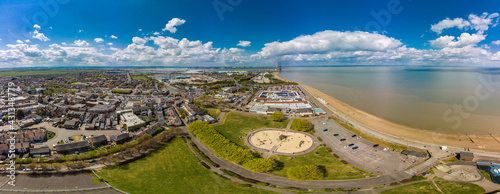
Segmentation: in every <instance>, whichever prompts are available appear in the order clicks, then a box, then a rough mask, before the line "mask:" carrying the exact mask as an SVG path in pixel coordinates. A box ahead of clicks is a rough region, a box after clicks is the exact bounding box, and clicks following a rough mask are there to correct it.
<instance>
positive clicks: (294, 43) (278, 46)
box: [258, 30, 402, 57]
mask: <svg viewBox="0 0 500 194" xmlns="http://www.w3.org/2000/svg"><path fill="white" fill-rule="evenodd" d="M401 45H402V43H401V42H400V41H399V40H396V39H394V38H391V37H387V36H385V35H381V34H376V33H368V32H361V31H355V32H349V31H348V32H339V31H331V30H326V31H322V32H317V33H315V34H313V35H302V36H299V37H297V38H294V39H293V40H290V41H286V42H271V43H267V44H265V45H264V48H262V51H260V52H259V53H258V54H259V55H260V56H263V57H273V56H281V55H290V54H321V53H327V52H331V51H339V50H342V51H357V50H360V51H384V50H389V49H395V48H397V47H399V46H401Z"/></svg>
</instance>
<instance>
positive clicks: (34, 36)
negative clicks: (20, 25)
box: [31, 24, 50, 42]
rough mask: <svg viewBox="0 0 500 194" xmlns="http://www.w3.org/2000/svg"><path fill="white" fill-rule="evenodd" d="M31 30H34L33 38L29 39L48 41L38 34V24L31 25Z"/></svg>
mask: <svg viewBox="0 0 500 194" xmlns="http://www.w3.org/2000/svg"><path fill="white" fill-rule="evenodd" d="M33 28H34V29H35V30H34V31H33V36H31V38H34V39H38V40H40V41H44V42H46V41H49V40H50V39H49V38H47V37H46V36H45V35H44V34H43V33H40V29H41V27H40V26H39V25H38V24H35V25H33Z"/></svg>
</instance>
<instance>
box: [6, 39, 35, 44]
mask: <svg viewBox="0 0 500 194" xmlns="http://www.w3.org/2000/svg"><path fill="white" fill-rule="evenodd" d="M0 40H1V39H0ZM24 42H27V43H30V42H31V41H30V39H26V40H24Z"/></svg>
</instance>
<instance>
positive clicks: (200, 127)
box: [188, 121, 253, 164]
mask: <svg viewBox="0 0 500 194" xmlns="http://www.w3.org/2000/svg"><path fill="white" fill-rule="evenodd" d="M188 129H189V132H191V133H193V134H194V135H196V137H197V138H198V139H199V140H200V141H201V142H202V143H203V144H205V145H207V146H208V147H209V148H210V149H212V150H213V151H214V153H215V154H216V155H219V156H221V157H222V158H224V159H227V160H229V161H231V162H234V163H238V164H243V163H244V162H246V161H249V160H251V159H252V158H253V155H252V153H250V151H248V150H246V149H245V148H243V147H240V146H238V145H236V144H235V143H233V142H231V141H229V140H228V139H227V138H226V137H224V136H223V135H222V134H220V133H219V132H218V131H216V130H215V129H214V128H213V127H212V126H210V125H208V123H207V122H204V121H194V122H192V123H191V124H189V126H188Z"/></svg>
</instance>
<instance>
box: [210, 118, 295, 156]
mask: <svg viewBox="0 0 500 194" xmlns="http://www.w3.org/2000/svg"><path fill="white" fill-rule="evenodd" d="M288 122H289V120H285V121H282V122H274V121H272V120H270V119H266V118H264V117H254V116H249V115H245V114H240V113H234V112H228V113H226V115H225V117H224V118H223V119H221V124H218V125H214V128H215V129H216V130H217V131H219V132H220V133H221V134H222V135H224V136H225V137H227V138H228V139H229V140H231V141H232V142H234V143H236V144H238V145H239V146H242V147H245V148H248V146H247V145H245V136H246V135H247V134H248V133H249V132H251V131H252V129H253V130H257V129H262V128H286V125H287V124H288ZM240 137H241V138H240Z"/></svg>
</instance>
